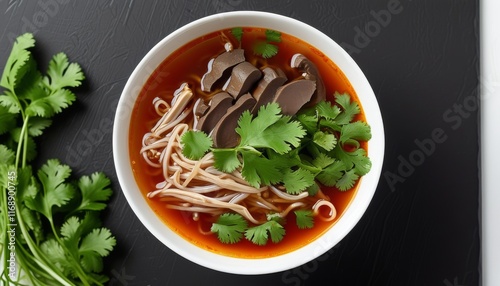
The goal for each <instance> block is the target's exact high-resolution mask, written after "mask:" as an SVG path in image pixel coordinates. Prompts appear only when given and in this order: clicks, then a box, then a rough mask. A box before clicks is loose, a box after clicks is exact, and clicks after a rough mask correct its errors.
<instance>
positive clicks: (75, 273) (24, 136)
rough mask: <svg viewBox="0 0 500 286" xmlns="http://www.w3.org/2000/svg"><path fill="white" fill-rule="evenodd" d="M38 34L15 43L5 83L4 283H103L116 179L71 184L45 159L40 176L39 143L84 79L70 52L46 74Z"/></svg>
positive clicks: (0, 159) (0, 107) (1, 122)
mask: <svg viewBox="0 0 500 286" xmlns="http://www.w3.org/2000/svg"><path fill="white" fill-rule="evenodd" d="M34 46H35V40H34V38H33V35H32V34H29V33H27V34H24V35H21V36H19V37H18V38H17V40H16V42H15V43H14V45H13V48H12V52H11V54H10V56H9V58H8V60H7V63H6V66H5V69H4V72H3V75H2V78H1V80H0V85H1V86H2V87H4V88H5V90H4V91H3V94H2V95H0V140H1V141H0V186H1V188H2V190H3V194H2V195H1V196H0V226H1V229H4V230H6V229H10V230H11V232H10V233H9V234H8V235H7V233H6V232H2V233H1V234H0V240H1V241H0V243H1V248H0V251H1V253H2V258H1V259H2V260H3V261H2V263H3V265H6V266H7V265H10V262H11V261H9V259H11V260H12V257H14V260H15V262H14V263H16V267H15V268H9V267H5V268H4V269H3V271H2V273H1V277H0V280H1V281H2V283H3V285H9V284H10V283H12V284H16V285H18V283H19V282H21V281H22V282H23V283H29V284H32V285H91V284H92V285H95V284H97V285H103V284H104V283H105V282H106V281H107V280H108V278H107V277H106V276H104V275H102V274H101V272H102V270H103V257H105V256H107V255H108V254H109V252H110V251H111V250H112V249H113V247H114V245H115V244H116V240H115V238H114V237H113V236H112V234H111V232H110V231H109V230H108V229H107V228H103V227H101V222H100V220H99V215H98V212H99V211H101V210H103V209H104V208H105V207H106V201H107V200H108V199H109V197H110V196H111V193H112V191H111V189H110V188H109V185H110V180H109V179H108V178H107V177H106V176H105V175H104V174H102V173H94V174H92V175H91V176H83V177H81V178H80V179H79V180H77V181H76V182H73V180H71V179H70V176H71V169H70V168H69V167H68V166H66V165H63V164H61V163H60V162H59V161H58V160H56V159H53V160H49V161H47V163H46V164H44V165H43V166H42V167H41V168H40V169H39V170H38V172H36V173H35V172H34V171H33V168H32V166H30V165H29V164H28V163H29V162H31V161H32V160H33V159H34V158H35V156H36V145H35V141H34V138H35V137H37V136H40V135H41V134H42V133H43V131H44V130H45V128H47V127H49V126H50V125H51V123H52V119H51V118H52V117H53V116H54V115H55V114H57V113H60V112H61V111H62V110H63V109H65V108H66V107H68V106H69V105H71V104H72V103H73V102H74V101H75V99H76V97H75V95H74V93H73V92H71V91H70V90H69V89H68V88H70V87H76V86H79V85H80V84H81V81H82V80H83V79H84V74H83V72H82V71H81V68H80V66H79V65H78V64H76V63H69V62H68V58H67V56H66V55H65V54H63V53H59V54H56V55H55V56H54V57H53V58H52V60H51V61H50V63H49V65H48V70H47V73H46V75H45V76H43V75H42V74H41V73H40V72H39V71H38V69H37V66H36V62H35V59H34V58H33V56H32V54H31V52H30V49H31V48H33V47H34Z"/></svg>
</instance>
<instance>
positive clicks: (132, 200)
mask: <svg viewBox="0 0 500 286" xmlns="http://www.w3.org/2000/svg"><path fill="white" fill-rule="evenodd" d="M244 26H251V27H262V28H268V29H273V30H277V31H281V32H284V33H286V34H290V35H292V36H295V37H297V38H299V39H302V40H303V41H305V42H307V43H309V44H311V45H312V46H314V47H316V48H317V49H318V50H320V51H321V52H323V53H324V54H325V55H326V56H327V57H329V58H330V59H331V60H332V61H333V62H334V63H335V64H336V65H337V66H338V67H339V68H340V69H341V70H342V71H343V72H344V74H345V75H346V76H347V78H348V80H349V81H350V82H351V84H352V85H353V86H354V90H355V91H356V92H357V95H358V97H359V100H360V101H361V105H362V106H363V109H364V111H365V114H366V120H367V122H368V123H369V124H370V126H371V128H372V136H373V137H372V139H371V140H370V141H369V143H368V148H369V151H368V152H369V157H370V159H371V160H372V164H373V165H372V168H371V171H370V172H369V173H368V174H367V175H365V176H364V177H363V178H362V181H361V184H360V186H359V189H358V191H357V194H356V196H355V198H354V200H353V201H352V202H351V204H350V205H349V207H348V208H347V210H346V212H345V213H344V214H343V215H342V217H341V218H340V219H339V220H338V221H337V222H336V224H335V225H334V226H333V227H332V228H330V229H329V230H328V231H327V232H325V233H324V234H323V235H322V236H321V237H319V238H318V239H316V240H315V241H313V242H311V243H310V244H308V245H306V246H304V247H302V248H300V249H298V250H296V251H293V252H290V253H287V254H284V255H281V256H277V257H271V258H263V259H242V258H234V257H227V256H222V255H218V254H215V253H213V252H209V251H207V250H204V249H202V248H200V247H198V246H195V245H193V244H192V243H190V242H188V241H186V240H184V239H183V238H181V237H180V236H179V235H177V234H176V233H175V232H174V231H172V230H170V229H169V228H168V227H167V226H166V225H165V224H164V223H163V222H162V221H161V219H160V218H159V217H157V215H156V214H155V213H154V212H153V210H152V209H151V208H150V207H149V205H148V203H147V202H146V200H145V198H144V197H143V195H142V194H141V192H140V191H139V188H138V186H137V183H136V182H135V180H134V175H133V173H132V168H131V163H130V159H129V150H128V149H129V147H128V143H127V142H128V134H129V125H130V118H131V112H132V108H133V106H134V103H135V100H136V98H137V96H138V94H139V92H140V90H141V88H142V86H143V85H144V83H145V82H146V80H147V79H148V77H149V76H150V74H151V73H152V71H153V70H154V69H155V68H156V67H157V65H158V64H159V63H161V62H162V61H163V60H164V59H165V58H167V57H168V56H169V54H170V53H171V52H173V51H175V50H176V49H178V48H179V47H181V46H183V45H184V44H186V43H187V42H189V41H191V40H193V39H195V38H197V37H200V36H202V35H205V34H208V33H210V32H213V31H217V30H221V29H224V28H232V27H244ZM384 144H385V143H384V129H383V123H382V117H381V114H380V110H379V106H378V103H377V100H376V98H375V95H374V93H373V90H372V88H371V86H370V84H369V83H368V80H367V79H366V77H365V76H364V74H363V72H362V71H361V70H360V68H359V67H358V65H357V64H356V63H355V62H354V60H353V59H352V58H351V57H350V56H349V55H348V54H347V53H346V52H345V51H344V50H343V49H342V48H341V47H340V46H339V45H338V44H337V43H335V42H334V41H333V40H332V39H330V38H329V37H328V36H326V35H325V34H323V33H321V32H320V31H318V30H316V29H315V28H313V27H311V26H309V25H307V24H304V23H302V22H299V21H297V20H294V19H292V18H288V17H284V16H281V15H276V14H271V13H265V12H252V11H239V12H229V13H221V14H216V15H212V16H208V17H205V18H202V19H199V20H197V21H194V22H192V23H190V24H187V25H186V26H184V27H181V28H179V29H178V30H176V31H175V32H173V33H171V34H170V35H168V36H167V37H165V38H164V39H163V40H162V41H160V42H159V43H158V44H157V45H156V46H154V47H153V48H152V49H151V51H149V53H148V54H147V55H146V56H145V57H144V58H143V59H142V61H141V62H140V63H139V65H138V66H137V67H136V69H135V70H134V71H133V73H132V75H131V76H130V78H129V80H128V82H127V84H126V85H125V88H124V90H123V93H122V95H121V98H120V101H119V103H118V108H117V112H116V115H115V122H114V129H113V155H114V160H115V168H116V172H117V175H118V179H119V182H120V185H121V188H122V191H123V193H124V195H125V197H126V199H127V200H128V203H129V204H130V206H131V207H132V209H133V211H134V212H135V214H136V215H137V217H138V218H139V219H140V221H141V222H142V223H143V224H144V225H145V226H146V228H147V229H148V230H149V231H150V232H151V233H152V234H153V235H154V236H156V237H157V238H158V239H159V240H160V241H161V242H162V243H164V244H165V245H166V246H168V247H169V248H170V249H172V250H173V251H175V252H176V253H178V254H180V255H181V256H183V257H185V258H187V259H189V260H191V261H193V262H195V263H198V264H200V265H203V266H205V267H208V268H211V269H214V270H219V271H223V272H228V273H235V274H265V273H272V272H278V271H283V270H287V269H291V268H294V267H297V266H300V265H302V264H304V263H307V262H309V261H311V260H313V259H315V258H316V257H319V256H320V255H322V254H324V253H325V252H326V251H328V250H329V249H331V248H332V247H333V246H335V245H336V244H337V243H338V242H339V241H340V240H341V239H342V238H344V237H345V236H346V235H347V233H349V231H350V230H351V229H352V228H353V227H354V226H355V225H356V223H357V222H358V221H359V219H360V218H361V216H362V215H363V213H364V212H365V210H366V209H367V207H368V205H369V203H370V201H371V199H372V197H373V194H374V192H375V189H376V187H377V184H378V181H379V177H380V173H381V169H382V161H383V157H384Z"/></svg>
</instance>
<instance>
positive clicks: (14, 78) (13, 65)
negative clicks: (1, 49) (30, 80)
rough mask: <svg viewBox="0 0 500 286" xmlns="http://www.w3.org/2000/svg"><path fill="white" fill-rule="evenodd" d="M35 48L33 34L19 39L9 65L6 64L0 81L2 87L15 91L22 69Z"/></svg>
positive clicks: (8, 60) (11, 54)
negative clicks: (31, 50)
mask: <svg viewBox="0 0 500 286" xmlns="http://www.w3.org/2000/svg"><path fill="white" fill-rule="evenodd" d="M34 46H35V39H34V38H33V34H31V33H26V34H23V35H21V36H19V37H17V39H16V41H15V42H14V45H13V47H12V51H11V53H10V56H9V58H8V59H7V63H6V64H5V69H4V72H3V74H2V78H1V79H0V85H1V86H3V87H5V88H7V89H9V90H14V89H15V87H16V84H17V83H18V82H19V78H21V77H22V74H19V71H20V70H21V68H22V67H23V66H24V65H25V64H26V62H27V61H28V60H29V59H30V57H31V52H30V51H29V49H30V48H32V47H34Z"/></svg>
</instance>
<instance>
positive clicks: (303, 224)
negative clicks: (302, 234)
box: [294, 210, 314, 229]
mask: <svg viewBox="0 0 500 286" xmlns="http://www.w3.org/2000/svg"><path fill="white" fill-rule="evenodd" d="M294 213H295V221H296V223H297V226H298V227H299V228H300V229H306V228H312V227H313V226H314V217H313V213H312V211H310V210H296V211H294Z"/></svg>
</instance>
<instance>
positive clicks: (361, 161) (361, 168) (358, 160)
mask: <svg viewBox="0 0 500 286" xmlns="http://www.w3.org/2000/svg"><path fill="white" fill-rule="evenodd" d="M332 154H333V156H334V157H335V158H338V159H339V160H340V161H342V162H343V163H344V165H345V166H346V170H350V169H354V170H355V172H356V173H357V174H358V175H360V176H362V175H365V174H366V173H368V172H369V171H370V169H371V161H370V159H369V158H368V157H367V156H366V151H365V150H364V149H361V148H359V149H356V150H355V151H353V152H347V151H345V150H344V149H342V147H340V145H338V146H337V147H336V148H335V149H333V151H332Z"/></svg>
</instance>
